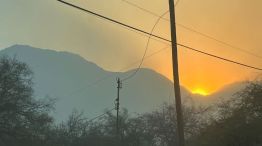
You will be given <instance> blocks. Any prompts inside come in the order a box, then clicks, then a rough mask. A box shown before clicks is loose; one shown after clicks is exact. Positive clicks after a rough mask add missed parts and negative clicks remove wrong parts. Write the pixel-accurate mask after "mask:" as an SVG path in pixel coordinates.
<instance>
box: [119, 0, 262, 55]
mask: <svg viewBox="0 0 262 146" xmlns="http://www.w3.org/2000/svg"><path fill="white" fill-rule="evenodd" d="M122 1H123V2H125V3H127V4H128V5H130V6H132V7H136V8H138V9H140V10H142V11H144V12H146V13H148V14H150V15H152V16H155V17H160V15H158V14H156V13H154V12H152V11H150V10H148V9H145V8H143V7H141V6H139V5H137V4H135V3H133V2H130V1H128V0H122ZM178 2H179V0H178V1H177V3H178ZM177 3H176V4H177ZM162 20H164V21H167V22H169V21H170V20H169V19H167V18H162ZM176 25H178V26H180V27H182V28H184V29H186V30H189V31H191V32H194V33H196V34H199V35H201V36H204V37H206V38H208V39H211V40H214V41H216V42H218V43H220V44H223V45H225V46H228V47H230V48H232V49H235V50H238V51H241V52H244V53H246V54H249V55H251V56H255V57H257V58H259V59H262V56H261V55H258V54H255V53H253V52H250V51H247V50H245V49H242V48H240V47H237V46H234V45H231V44H229V43H227V42H225V41H221V40H219V39H217V38H215V37H212V36H210V35H207V34H205V33H202V32H200V31H197V30H195V29H193V28H190V27H187V26H185V25H183V24H180V23H177V22H176Z"/></svg>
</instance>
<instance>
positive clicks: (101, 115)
mask: <svg viewBox="0 0 262 146" xmlns="http://www.w3.org/2000/svg"><path fill="white" fill-rule="evenodd" d="M113 110H115V108H112V109H110V110H108V111H106V112H105V113H103V114H100V115H98V116H96V117H94V118H92V119H90V120H88V121H87V123H90V122H92V121H94V120H96V119H98V118H101V117H103V116H104V115H106V114H108V113H109V112H111V111H113Z"/></svg>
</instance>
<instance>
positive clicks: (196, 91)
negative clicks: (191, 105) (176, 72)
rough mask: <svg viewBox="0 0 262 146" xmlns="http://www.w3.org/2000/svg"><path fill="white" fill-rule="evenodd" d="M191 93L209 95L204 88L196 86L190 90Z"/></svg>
mask: <svg viewBox="0 0 262 146" xmlns="http://www.w3.org/2000/svg"><path fill="white" fill-rule="evenodd" d="M192 93H193V94H199V95H203V96H207V95H209V93H208V92H207V91H205V90H204V89H201V88H196V89H194V90H192Z"/></svg>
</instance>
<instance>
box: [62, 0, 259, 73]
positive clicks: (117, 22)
mask: <svg viewBox="0 0 262 146" xmlns="http://www.w3.org/2000/svg"><path fill="white" fill-rule="evenodd" d="M57 1H59V2H61V3H63V4H66V5H69V6H71V7H74V8H77V9H79V10H82V11H85V12H87V13H90V14H92V15H95V16H97V17H100V18H102V19H106V20H108V21H111V22H114V23H116V24H119V25H122V26H125V27H128V28H131V29H133V30H136V31H139V32H142V33H144V34H147V35H151V36H153V37H156V38H158V39H161V40H164V41H167V42H171V41H170V40H168V39H166V38H163V37H161V36H157V35H154V34H150V33H149V32H146V31H144V30H141V29H138V28H135V27H133V26H130V25H127V24H124V23H122V22H119V21H116V20H113V19H111V18H108V17H105V16H102V15H100V14H97V13H95V12H92V11H89V10H86V9H84V8H81V7H79V6H76V5H73V4H71V3H68V2H65V1H62V0H57ZM177 45H179V46H182V47H185V48H187V49H189V50H192V51H195V52H198V53H201V54H204V55H208V56H211V57H214V58H217V59H220V60H224V61H227V62H231V63H234V64H238V65H240V66H244V67H247V68H252V69H256V70H259V71H261V70H262V69H261V68H258V67H253V66H251V65H246V64H243V63H239V62H237V61H233V60H230V59H226V58H223V57H220V56H217V55H214V54H210V53H206V52H204V51H200V50H198V49H195V48H193V47H189V46H186V45H184V44H179V43H177Z"/></svg>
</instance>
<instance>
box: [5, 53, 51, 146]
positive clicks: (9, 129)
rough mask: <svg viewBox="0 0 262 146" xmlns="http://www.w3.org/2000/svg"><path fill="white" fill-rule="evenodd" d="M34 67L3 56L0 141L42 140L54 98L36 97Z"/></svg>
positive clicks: (12, 143)
mask: <svg viewBox="0 0 262 146" xmlns="http://www.w3.org/2000/svg"><path fill="white" fill-rule="evenodd" d="M32 85H33V82H32V71H31V70H30V69H29V67H28V66H27V65H26V64H25V63H22V62H19V61H18V60H16V59H15V58H9V57H1V58H0V119H1V120H0V144H1V145H9V146H12V145H18V144H19V145H28V144H30V145H31V144H32V143H33V141H34V140H35V139H37V140H38V142H39V143H42V142H43V140H44V139H45V135H44V134H43V133H44V131H45V130H46V128H47V127H49V126H50V124H51V122H52V118H51V117H50V116H49V115H48V112H49V111H50V110H51V109H52V105H53V104H52V102H51V100H47V99H44V100H36V99H35V98H33V89H32Z"/></svg>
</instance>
